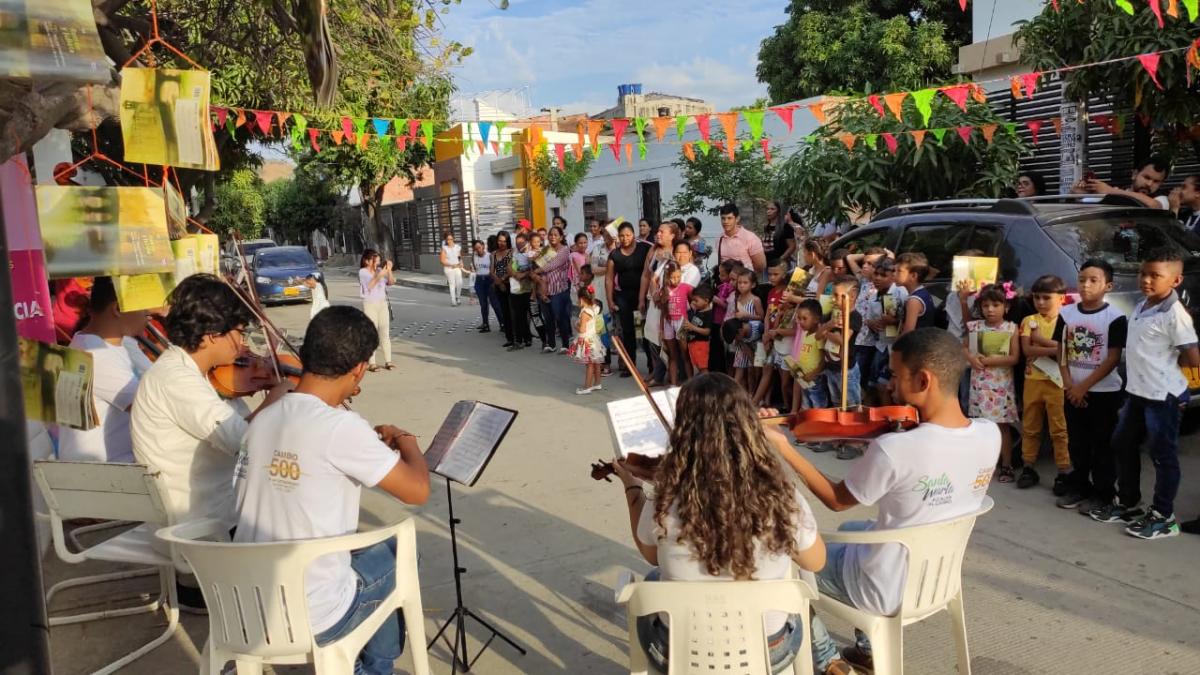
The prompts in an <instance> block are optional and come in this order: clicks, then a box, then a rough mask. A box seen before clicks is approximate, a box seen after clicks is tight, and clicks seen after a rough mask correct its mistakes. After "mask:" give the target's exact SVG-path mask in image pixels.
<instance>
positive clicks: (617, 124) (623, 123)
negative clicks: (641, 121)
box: [611, 117, 629, 145]
mask: <svg viewBox="0 0 1200 675" xmlns="http://www.w3.org/2000/svg"><path fill="white" fill-rule="evenodd" d="M611 122H612V129H613V145H620V144H621V137H622V136H624V135H625V130H626V129H628V128H629V120H628V119H626V118H624V117H614V118H613V119H612V120H611Z"/></svg>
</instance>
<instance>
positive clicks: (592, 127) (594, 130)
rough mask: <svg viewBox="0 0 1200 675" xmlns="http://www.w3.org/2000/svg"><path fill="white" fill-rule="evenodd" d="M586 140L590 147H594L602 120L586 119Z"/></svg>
mask: <svg viewBox="0 0 1200 675" xmlns="http://www.w3.org/2000/svg"><path fill="white" fill-rule="evenodd" d="M587 125H588V141H590V142H591V144H592V147H593V148H594V147H596V143H597V142H598V141H597V139H599V138H600V131H601V130H603V129H604V120H588V123H587Z"/></svg>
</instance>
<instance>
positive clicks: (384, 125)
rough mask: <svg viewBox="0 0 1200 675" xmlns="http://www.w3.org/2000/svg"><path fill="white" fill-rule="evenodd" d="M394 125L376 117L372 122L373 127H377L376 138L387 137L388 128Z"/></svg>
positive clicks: (389, 121)
mask: <svg viewBox="0 0 1200 675" xmlns="http://www.w3.org/2000/svg"><path fill="white" fill-rule="evenodd" d="M391 125H392V121H391V120H388V119H382V118H379V117H376V118H374V119H372V120H371V126H373V127H375V135H376V136H386V135H387V132H388V127H390V126H391Z"/></svg>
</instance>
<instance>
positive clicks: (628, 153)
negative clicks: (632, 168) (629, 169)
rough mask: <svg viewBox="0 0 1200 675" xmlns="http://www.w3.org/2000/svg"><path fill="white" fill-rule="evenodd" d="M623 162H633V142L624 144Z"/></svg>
mask: <svg viewBox="0 0 1200 675" xmlns="http://www.w3.org/2000/svg"><path fill="white" fill-rule="evenodd" d="M625 163H626V164H633V144H631V143H626V144H625Z"/></svg>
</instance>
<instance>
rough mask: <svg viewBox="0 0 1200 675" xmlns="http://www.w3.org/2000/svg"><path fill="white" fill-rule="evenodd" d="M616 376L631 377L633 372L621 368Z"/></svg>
mask: <svg viewBox="0 0 1200 675" xmlns="http://www.w3.org/2000/svg"><path fill="white" fill-rule="evenodd" d="M618 377H633V373H631V372H629V371H628V370H622V371H621V374H620V375H618Z"/></svg>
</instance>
